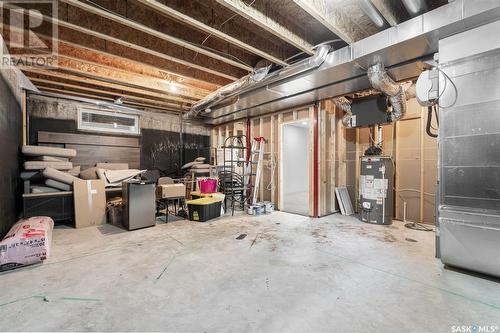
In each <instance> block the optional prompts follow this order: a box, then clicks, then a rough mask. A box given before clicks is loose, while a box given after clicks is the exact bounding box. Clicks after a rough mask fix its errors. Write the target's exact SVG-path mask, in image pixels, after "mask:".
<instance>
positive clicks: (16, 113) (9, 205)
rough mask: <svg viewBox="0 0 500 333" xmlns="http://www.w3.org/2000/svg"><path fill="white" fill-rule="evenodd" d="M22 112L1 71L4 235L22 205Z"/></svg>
mask: <svg viewBox="0 0 500 333" xmlns="http://www.w3.org/2000/svg"><path fill="white" fill-rule="evenodd" d="M21 114H22V113H21V107H20V105H19V104H18V103H17V100H16V97H15V95H14V94H13V93H12V91H11V90H10V88H9V84H8V83H7V82H6V81H5V79H4V77H3V76H2V75H0V143H1V144H0V156H1V158H0V239H1V238H3V236H4V235H5V234H6V233H7V231H9V229H10V227H11V226H12V225H13V224H14V223H15V222H16V220H17V217H18V213H19V211H20V207H21V194H22V182H21V181H20V179H19V170H20V164H21V162H20V154H19V148H20V146H21V143H22V122H21Z"/></svg>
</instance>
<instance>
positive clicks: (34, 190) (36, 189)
mask: <svg viewBox="0 0 500 333" xmlns="http://www.w3.org/2000/svg"><path fill="white" fill-rule="evenodd" d="M54 192H61V190H58V189H57V188H53V187H47V186H38V185H34V186H31V193H54Z"/></svg>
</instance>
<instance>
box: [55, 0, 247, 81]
mask: <svg viewBox="0 0 500 333" xmlns="http://www.w3.org/2000/svg"><path fill="white" fill-rule="evenodd" d="M60 1H62V2H64V3H67V4H69V5H71V6H74V7H77V8H80V9H83V10H85V11H87V12H89V13H92V14H95V15H99V16H101V17H104V18H106V19H109V20H111V21H114V22H117V23H119V24H122V25H124V26H127V27H130V28H132V29H135V30H138V31H142V32H144V33H147V34H149V35H151V36H155V37H157V38H160V39H162V40H165V41H167V42H170V43H173V44H176V45H179V46H181V47H184V48H186V49H189V50H192V51H194V52H198V53H200V54H204V55H206V56H208V57H211V58H213V59H216V60H219V61H222V62H225V63H227V64H230V65H232V66H235V67H238V68H241V69H244V70H246V71H249V72H251V71H252V70H253V68H252V67H251V66H249V65H247V64H242V63H241V62H238V61H236V60H232V59H229V58H227V57H224V56H221V55H220V54H217V53H214V52H212V51H209V50H206V49H204V48H202V47H199V46H196V45H194V44H192V43H190V42H187V41H185V40H182V39H180V38H177V37H173V36H170V35H167V34H165V33H162V32H160V31H157V30H154V29H151V28H149V27H147V26H145V25H143V24H140V23H137V22H135V21H132V20H130V19H126V18H124V17H121V16H119V15H116V14H114V13H111V12H108V11H105V10H102V9H99V8H97V7H94V6H91V5H88V4H85V3H83V2H80V1H78V0H60Z"/></svg>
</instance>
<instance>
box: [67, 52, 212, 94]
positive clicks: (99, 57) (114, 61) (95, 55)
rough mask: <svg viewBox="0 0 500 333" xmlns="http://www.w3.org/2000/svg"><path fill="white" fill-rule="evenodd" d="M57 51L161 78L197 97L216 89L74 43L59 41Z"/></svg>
mask: <svg viewBox="0 0 500 333" xmlns="http://www.w3.org/2000/svg"><path fill="white" fill-rule="evenodd" d="M58 52H59V55H62V56H66V57H71V58H75V59H80V60H82V61H84V62H88V63H94V64H99V65H101V66H106V67H108V68H116V69H118V70H122V71H127V72H130V73H134V74H137V75H141V76H146V77H151V78H153V79H161V80H165V81H167V82H172V84H175V85H176V86H177V87H178V89H179V93H180V94H182V95H185V96H191V95H193V97H194V98H198V97H199V96H201V95H206V94H208V93H210V92H212V91H213V90H215V89H217V86H214V85H210V86H208V85H207V84H204V85H200V84H197V83H196V82H193V81H190V80H185V79H183V78H181V77H179V76H177V75H172V74H171V73H168V72H165V71H163V70H159V69H156V68H152V67H149V66H147V65H143V64H134V63H132V62H131V61H129V60H126V59H124V58H121V59H119V58H118V57H116V56H113V55H109V54H106V53H105V52H100V51H97V50H95V51H91V50H88V49H85V48H81V47H79V46H77V45H75V44H69V43H59V49H58ZM182 90H185V91H189V90H196V91H198V92H199V95H195V94H188V93H186V92H181V91H182Z"/></svg>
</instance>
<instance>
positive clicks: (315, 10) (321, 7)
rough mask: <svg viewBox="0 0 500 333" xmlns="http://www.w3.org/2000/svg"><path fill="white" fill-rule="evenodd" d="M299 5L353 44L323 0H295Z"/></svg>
mask: <svg viewBox="0 0 500 333" xmlns="http://www.w3.org/2000/svg"><path fill="white" fill-rule="evenodd" d="M221 1H222V0H221ZM293 1H294V2H295V3H296V4H297V5H299V6H300V7H301V8H302V9H303V10H305V11H306V12H307V13H309V15H311V16H312V17H314V19H316V20H317V21H318V22H320V23H321V24H323V25H324V26H325V27H326V28H328V29H329V30H330V31H331V32H333V33H334V34H336V35H337V36H339V37H340V38H341V39H343V40H344V41H345V42H346V43H348V44H352V43H353V42H354V39H353V38H352V37H351V36H348V35H347V34H346V33H345V32H344V31H342V30H341V29H340V28H339V27H338V26H337V25H336V23H335V21H336V19H335V17H333V16H331V15H330V14H329V13H328V10H327V8H326V5H325V4H324V3H323V4H321V1H315V0H293ZM322 1H324V0H322Z"/></svg>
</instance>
